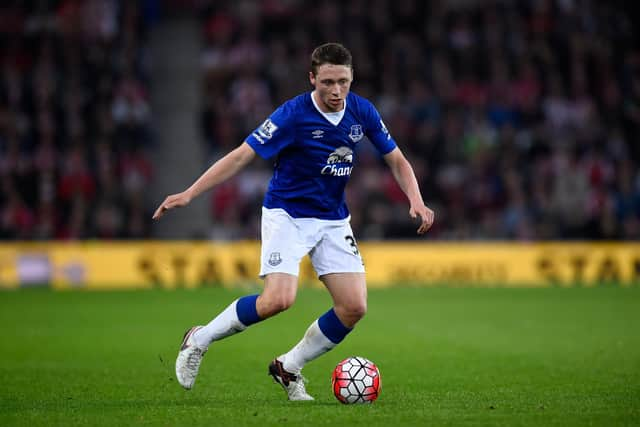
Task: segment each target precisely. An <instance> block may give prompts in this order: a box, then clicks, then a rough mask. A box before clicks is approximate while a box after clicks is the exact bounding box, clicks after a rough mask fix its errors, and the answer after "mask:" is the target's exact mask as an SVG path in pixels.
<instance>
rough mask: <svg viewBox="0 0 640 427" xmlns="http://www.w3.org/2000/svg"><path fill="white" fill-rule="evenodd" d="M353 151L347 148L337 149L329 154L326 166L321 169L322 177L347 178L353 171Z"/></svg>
mask: <svg viewBox="0 0 640 427" xmlns="http://www.w3.org/2000/svg"><path fill="white" fill-rule="evenodd" d="M352 164H353V151H352V150H351V148H349V147H339V148H338V149H337V150H335V151H334V152H333V153H331V154H329V157H328V158H327V164H326V166H324V167H323V168H322V170H321V171H320V173H321V174H322V175H331V176H349V175H351V171H352V170H353V166H352Z"/></svg>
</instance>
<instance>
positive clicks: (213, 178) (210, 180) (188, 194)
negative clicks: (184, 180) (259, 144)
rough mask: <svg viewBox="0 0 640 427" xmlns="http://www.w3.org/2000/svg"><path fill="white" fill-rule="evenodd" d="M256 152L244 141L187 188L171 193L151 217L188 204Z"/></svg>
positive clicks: (240, 166)
mask: <svg viewBox="0 0 640 427" xmlns="http://www.w3.org/2000/svg"><path fill="white" fill-rule="evenodd" d="M255 155H256V152H255V151H253V148H251V146H250V145H249V144H247V143H246V142H243V143H242V144H240V146H239V147H238V148H236V149H235V150H233V151H231V152H229V153H228V154H227V155H225V156H224V157H222V158H221V159H219V160H218V161H217V162H215V163H214V164H213V165H211V167H210V168H209V169H207V170H206V171H205V172H204V173H203V174H202V175H201V176H200V178H198V179H197V180H196V181H195V182H194V183H193V184H191V186H190V187H189V188H187V189H186V190H184V191H183V192H181V193H177V194H172V195H170V196H167V198H166V199H164V202H162V203H161V204H160V206H158V209H156V211H155V213H154V214H153V219H159V218H160V217H161V216H162V215H164V213H165V212H166V211H168V210H169V209H173V208H178V207H181V206H186V205H188V204H189V203H190V202H191V200H193V199H194V198H195V197H197V196H198V195H199V194H201V193H203V192H205V191H207V190H209V189H210V188H213V187H214V186H216V185H218V184H220V183H221V182H224V181H226V180H227V179H229V178H231V177H232V176H234V175H235V174H236V173H238V172H239V171H240V170H241V169H242V168H244V167H245V166H246V165H248V164H249V162H251V160H253V158H254V157H255Z"/></svg>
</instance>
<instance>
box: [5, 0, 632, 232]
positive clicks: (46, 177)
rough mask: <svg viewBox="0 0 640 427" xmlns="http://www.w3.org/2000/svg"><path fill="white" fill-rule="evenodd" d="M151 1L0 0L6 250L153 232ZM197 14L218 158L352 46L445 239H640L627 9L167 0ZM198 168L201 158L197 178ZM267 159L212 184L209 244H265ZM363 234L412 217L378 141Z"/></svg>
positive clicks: (493, 2)
mask: <svg viewBox="0 0 640 427" xmlns="http://www.w3.org/2000/svg"><path fill="white" fill-rule="evenodd" d="M157 3H158V2H156V1H154V0H144V1H143V0H141V1H124V0H31V1H29V0H6V1H3V2H2V3H1V4H0V239H90V238H144V237H153V236H152V235H151V232H150V224H149V218H150V212H148V210H147V209H146V207H147V206H148V205H149V203H148V202H149V201H148V200H145V194H147V193H148V192H145V189H146V188H147V187H148V186H149V185H153V166H152V164H151V162H150V160H149V151H150V150H153V149H154V147H153V143H154V138H153V126H152V123H151V118H152V112H151V109H150V105H149V90H150V87H149V82H150V80H149V73H150V58H149V53H148V49H147V33H148V30H149V27H150V25H151V23H152V21H153V18H154V17H153V16H151V15H149V14H148V10H147V9H148V6H149V5H153V4H157ZM168 3H170V4H172V5H173V7H174V8H180V7H184V8H189V9H190V10H196V11H197V13H198V14H199V15H198V16H199V20H200V21H199V22H200V23H201V30H202V44H203V49H202V53H201V67H202V90H201V96H202V99H201V102H202V111H201V114H200V121H199V123H200V128H201V130H202V135H203V140H204V141H205V144H206V146H207V151H208V158H207V159H206V161H207V162H211V161H213V160H215V159H217V158H219V157H220V156H222V155H224V154H225V153H226V152H228V151H229V150H231V149H233V148H234V147H235V146H237V145H238V144H239V143H240V142H241V141H242V140H243V139H244V138H245V137H246V136H247V135H248V134H249V133H250V132H251V131H252V130H253V129H255V127H256V126H258V125H259V124H260V123H262V122H263V121H264V119H265V118H266V117H267V116H268V115H269V114H270V113H271V112H272V111H273V110H274V109H275V108H276V107H277V106H278V105H279V104H281V103H282V102H284V101H286V100H287V99H289V98H291V97H293V96H295V95H297V94H299V93H301V92H304V91H307V90H310V89H311V86H310V84H309V82H308V77H307V76H308V71H309V56H310V53H311V51H312V50H313V48H314V47H315V46H317V45H318V44H321V43H324V42H327V41H339V42H342V43H343V44H345V45H346V46H347V47H348V48H349V49H350V50H351V51H352V53H353V57H354V68H355V82H354V84H353V86H352V90H353V91H355V92H356V93H358V94H360V95H363V96H365V97H367V98H369V99H370V100H372V101H373V102H374V104H375V105H376V106H377V108H378V110H379V111H380V113H381V114H382V117H383V119H384V120H385V123H386V125H387V127H388V128H389V130H390V131H391V133H392V135H393V136H394V138H395V139H396V141H397V142H398V143H399V145H400V147H401V148H402V150H403V151H404V152H405V154H406V155H407V157H408V158H409V160H410V161H411V163H412V164H413V166H414V169H415V171H416V174H417V177H418V180H419V182H420V185H421V188H422V192H423V195H424V197H425V201H426V203H427V205H428V206H430V207H432V208H433V209H434V210H435V211H436V224H435V225H434V228H433V229H432V230H431V232H430V236H431V237H432V238H435V239H517V240H545V239H638V238H640V173H639V171H638V164H639V162H640V144H638V143H636V141H635V138H636V137H637V135H638V134H639V132H638V131H639V130H640V49H639V45H638V43H637V30H635V29H634V27H636V25H634V24H636V23H634V22H633V21H632V20H631V18H630V15H629V14H628V13H627V12H626V10H625V8H624V5H623V2H600V1H596V0H553V1H552V0H487V1H480V0H448V1H445V0H439V1H419V0H351V1H348V2H342V1H339V0H315V1H311V0H255V1H253V0H215V1H214V0H189V1H186V0H185V1H182V0H172V1H169V0H168ZM203 166H204V165H203ZM271 171H272V164H271V163H270V162H267V161H260V160H258V161H256V162H255V163H253V164H252V166H251V167H249V168H247V169H246V170H245V171H243V172H242V173H241V174H240V175H239V176H237V177H235V178H234V179H232V180H230V181H229V182H227V183H225V184H223V185H222V186H220V187H218V188H217V189H216V190H214V191H212V192H211V193H210V195H209V197H210V209H211V223H212V232H211V236H212V237H215V238H229V239H238V238H256V237H258V235H259V234H258V233H259V222H260V218H259V215H260V205H261V202H262V197H263V194H264V191H265V190H266V186H267V184H268V180H269V178H270V176H271ZM347 197H348V204H349V207H350V211H351V215H352V226H353V228H354V230H355V233H356V235H357V236H358V237H359V238H361V239H378V238H410V237H414V236H415V229H416V228H417V224H416V223H415V222H414V221H412V220H411V219H410V218H409V216H408V206H407V203H406V201H405V197H404V195H403V193H402V192H401V191H400V189H399V188H398V186H397V185H396V184H395V182H394V179H393V177H392V176H391V174H390V172H389V170H388V168H386V166H385V165H384V163H383V162H382V160H381V159H380V157H379V156H378V155H377V153H375V152H374V151H373V150H372V148H371V146H370V145H369V144H360V151H359V152H358V153H357V156H356V167H355V168H354V171H353V175H352V177H351V181H350V183H349V185H348V190H347Z"/></svg>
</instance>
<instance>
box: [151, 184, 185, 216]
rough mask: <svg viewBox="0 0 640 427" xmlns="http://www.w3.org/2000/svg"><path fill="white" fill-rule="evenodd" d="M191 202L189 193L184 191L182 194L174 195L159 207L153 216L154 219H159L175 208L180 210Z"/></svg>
mask: <svg viewBox="0 0 640 427" xmlns="http://www.w3.org/2000/svg"><path fill="white" fill-rule="evenodd" d="M189 202H191V194H190V193H189V192H188V191H183V192H182V193H178V194H172V195H170V196H168V197H167V198H166V199H164V202H162V203H161V204H160V206H158V209H156V211H155V213H154V214H153V219H159V218H160V217H161V216H162V215H164V213H165V212H166V211H168V210H169V209H173V208H179V207H182V206H186V205H188V204H189Z"/></svg>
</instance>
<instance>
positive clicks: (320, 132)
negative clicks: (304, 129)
mask: <svg viewBox="0 0 640 427" xmlns="http://www.w3.org/2000/svg"><path fill="white" fill-rule="evenodd" d="M311 135H313V139H319V138H322V137H323V136H324V131H323V130H321V129H317V130H314V131H313V132H311Z"/></svg>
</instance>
